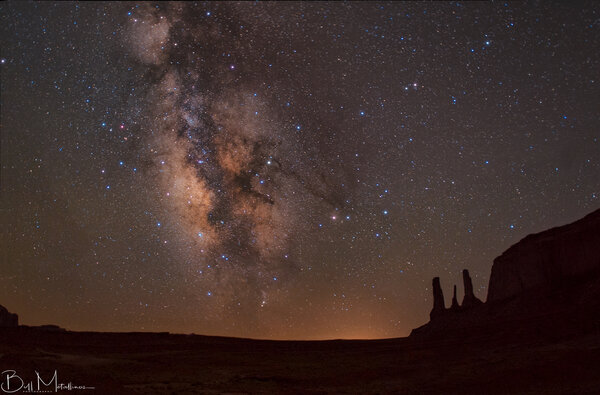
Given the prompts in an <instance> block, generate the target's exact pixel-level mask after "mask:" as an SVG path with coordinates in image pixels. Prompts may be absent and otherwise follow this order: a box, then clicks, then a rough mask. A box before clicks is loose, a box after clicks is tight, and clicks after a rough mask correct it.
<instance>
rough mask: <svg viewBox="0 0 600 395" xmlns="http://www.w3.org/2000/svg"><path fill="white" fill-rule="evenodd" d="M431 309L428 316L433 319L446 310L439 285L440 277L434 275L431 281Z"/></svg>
mask: <svg viewBox="0 0 600 395" xmlns="http://www.w3.org/2000/svg"><path fill="white" fill-rule="evenodd" d="M432 285H433V309H431V313H429V318H430V319H431V320H434V319H436V318H438V317H439V316H441V315H442V314H444V312H445V311H446V304H445V303H444V293H443V292H442V287H441V286H440V278H439V277H434V279H433V282H432Z"/></svg>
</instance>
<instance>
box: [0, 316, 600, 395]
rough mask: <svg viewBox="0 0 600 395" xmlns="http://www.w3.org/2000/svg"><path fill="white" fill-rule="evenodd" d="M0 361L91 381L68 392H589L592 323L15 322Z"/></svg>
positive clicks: (26, 372)
mask: <svg viewBox="0 0 600 395" xmlns="http://www.w3.org/2000/svg"><path fill="white" fill-rule="evenodd" d="M500 339H502V340H500ZM0 368H1V370H2V371H4V370H7V369H10V370H14V371H16V372H18V374H19V375H20V376H22V377H25V376H27V378H29V379H33V378H35V371H38V372H40V375H41V377H43V378H45V379H48V378H50V377H51V376H52V374H53V372H54V371H55V370H56V371H57V375H58V382H60V383H64V384H67V383H68V382H71V383H72V384H73V385H86V386H93V387H95V389H94V390H86V391H70V392H71V393H73V392H75V393H77V392H79V393H88V394H90V393H97V394H134V393H144V394H145V393H161V394H162V393H165V394H187V393H206V394H222V393H227V394H244V393H275V394H282V393H286V394H288V393H296V394H327V393H348V394H350V393H352V394H353V393H382V394H383V393H396V394H413V393H414V394H467V393H472V394H517V393H518V394H565V393H572V394H598V393H600V374H598V372H600V332H598V331H597V332H596V333H592V334H588V335H585V336H579V337H575V338H574V337H571V338H569V337H562V338H552V336H544V337H540V338H539V339H536V338H531V337H528V339H527V340H525V339H520V338H519V336H513V337H512V338H510V339H508V340H507V339H506V338H502V337H500V338H499V337H498V336H496V337H494V336H476V337H468V338H465V339H437V340H424V339H413V338H398V339H387V340H334V341H263V340H250V339H236V338H222V337H208V336H198V335H173V334H160V333H95V332H48V331H42V330H37V329H32V328H18V329H2V330H0ZM65 392H66V391H65Z"/></svg>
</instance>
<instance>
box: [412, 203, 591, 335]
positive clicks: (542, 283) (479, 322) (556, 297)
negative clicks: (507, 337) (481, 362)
mask: <svg viewBox="0 0 600 395" xmlns="http://www.w3.org/2000/svg"><path fill="white" fill-rule="evenodd" d="M463 281H464V287H465V295H464V298H463V302H462V304H461V306H458V303H457V301H456V286H455V287H454V297H453V299H452V307H451V308H450V309H448V310H446V309H440V304H439V302H436V300H442V304H441V306H443V295H441V293H442V290H441V288H440V286H439V284H440V280H439V278H438V277H436V278H435V279H434V282H433V283H434V309H433V310H432V311H431V314H430V318H431V321H430V322H429V323H427V324H425V325H423V326H421V327H419V328H416V329H414V330H413V331H412V332H411V335H435V336H446V335H449V334H453V335H456V336H461V337H462V336H464V333H465V331H467V330H473V328H478V330H485V331H488V332H502V331H505V332H506V333H516V332H521V333H523V331H527V330H529V331H530V334H531V335H532V336H534V335H535V334H536V333H537V334H539V333H542V332H548V333H554V334H556V333H558V332H561V333H565V334H567V333H571V334H573V333H587V332H586V331H588V332H589V331H594V330H595V331H598V328H600V318H598V317H600V210H596V211H594V212H593V213H591V214H589V215H587V216H586V217H584V218H582V219H580V220H578V221H576V222H573V223H571V224H568V225H564V226H561V227H557V228H553V229H550V230H547V231H544V232H541V233H537V234H533V235H529V236H527V237H525V238H524V239H522V240H521V241H519V242H518V243H516V244H515V245H513V246H512V247H510V248H509V249H508V250H506V251H505V252H504V253H503V254H502V255H501V256H499V257H498V258H496V259H495V260H494V264H493V266H492V274H491V276H490V282H489V286H488V289H489V291H488V297H487V300H486V302H485V303H483V302H481V301H480V300H479V299H477V298H476V297H475V295H474V293H473V283H472V281H471V277H470V275H469V272H468V270H464V271H463ZM436 294H439V296H437V297H436ZM440 296H441V299H440ZM436 303H437V304H436ZM434 312H435V314H434ZM509 328H510V329H509Z"/></svg>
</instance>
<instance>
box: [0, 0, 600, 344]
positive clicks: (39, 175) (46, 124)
mask: <svg viewBox="0 0 600 395" xmlns="http://www.w3.org/2000/svg"><path fill="white" fill-rule="evenodd" d="M0 7H1V27H0V29H1V31H2V41H1V51H2V52H1V60H0V62H1V65H0V70H1V73H2V74H1V75H2V88H1V95H2V96H1V105H2V118H1V121H2V141H1V142H2V147H1V149H2V151H1V153H2V157H1V160H2V161H1V162H2V178H1V188H2V191H1V192H2V214H1V215H2V228H3V231H2V262H1V266H0V303H1V304H3V305H5V306H6V307H7V308H8V309H9V310H11V311H13V312H17V313H18V314H19V315H20V319H21V322H22V323H23V324H30V325H37V324H48V323H52V324H57V325H60V326H62V327H65V328H68V329H73V330H95V331H170V332H180V333H192V332H193V333H200V334H211V335H227V336H243V337H256V338H275V339H282V338H291V339H323V338H375V337H395V336H405V335H408V333H409V332H410V330H411V329H412V328H414V327H416V326H419V325H421V324H423V323H424V322H426V321H427V320H428V318H429V317H428V314H429V311H430V310H431V307H432V296H431V279H432V277H434V276H440V277H441V279H442V286H443V289H444V291H445V293H446V299H447V301H448V300H449V299H450V297H451V287H452V285H453V284H455V283H456V284H459V287H458V288H459V300H460V299H462V280H461V271H462V269H464V268H467V269H469V270H470V272H471V276H472V277H473V284H474V288H475V294H476V295H477V296H478V297H479V298H480V299H482V300H485V298H486V295H487V289H486V285H487V282H488V279H489V274H490V269H491V265H492V261H493V259H494V258H495V257H496V256H498V255H499V254H500V253H502V251H504V250H505V249H506V248H508V247H509V246H510V245H512V244H514V243H516V242H517V241H519V240H520V239H521V238H523V237H524V236H526V235H527V234H529V233H533V232H539V231H542V230H545V229H547V228H550V227H553V226H557V225H562V224H565V223H568V222H571V221H573V220H576V219H578V218H580V217H582V216H583V215H585V214H587V213H589V212H591V211H592V210H594V209H597V208H599V207H600V199H599V196H600V142H599V138H600V115H599V113H600V111H599V110H600V106H599V104H600V100H599V98H600V81H599V79H600V75H599V74H600V45H599V44H600V32H599V30H600V19H599V18H600V5H599V4H598V3H595V2H587V3H575V2H561V3H558V4H549V3H548V2H531V3H521V2H519V3H503V2H497V3H375V2H369V3H278V4H277V3H268V4H267V3H251V2H248V3H239V4H236V3H184V4H175V3H172V4H167V3H160V4H158V5H157V4H150V3H105V4H103V3H94V4H88V3H79V4H75V3H58V4H52V3H25V2H23V3H21V2H8V3H3V4H1V5H0Z"/></svg>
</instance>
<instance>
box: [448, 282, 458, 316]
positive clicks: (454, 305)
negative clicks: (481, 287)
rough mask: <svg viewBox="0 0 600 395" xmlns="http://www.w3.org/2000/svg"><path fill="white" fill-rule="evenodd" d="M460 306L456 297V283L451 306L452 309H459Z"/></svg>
mask: <svg viewBox="0 0 600 395" xmlns="http://www.w3.org/2000/svg"><path fill="white" fill-rule="evenodd" d="M458 309H460V306H459V305H458V299H457V298H456V285H454V295H453V296H452V306H450V310H454V311H456V310H458Z"/></svg>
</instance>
